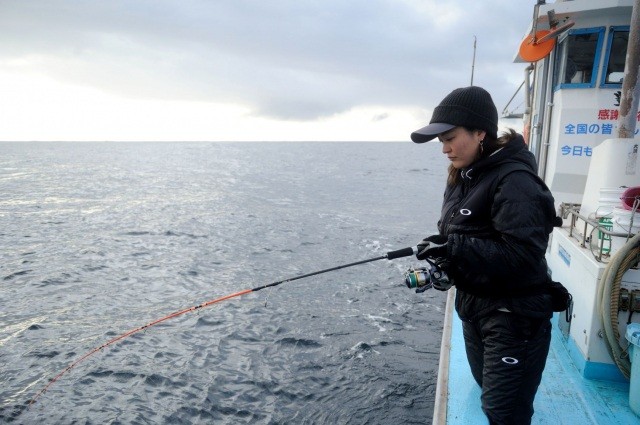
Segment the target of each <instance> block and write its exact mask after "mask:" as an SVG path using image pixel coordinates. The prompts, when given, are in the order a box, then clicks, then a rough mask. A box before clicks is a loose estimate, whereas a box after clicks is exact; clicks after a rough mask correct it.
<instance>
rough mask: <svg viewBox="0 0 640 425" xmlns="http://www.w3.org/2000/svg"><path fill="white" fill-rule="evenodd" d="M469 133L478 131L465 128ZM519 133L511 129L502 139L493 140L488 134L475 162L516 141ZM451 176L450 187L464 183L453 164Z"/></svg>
mask: <svg viewBox="0 0 640 425" xmlns="http://www.w3.org/2000/svg"><path fill="white" fill-rule="evenodd" d="M463 128H464V129H465V130H467V131H468V132H469V133H472V132H474V131H475V130H476V129H472V128H467V127H463ZM516 135H517V133H516V131H515V130H514V129H512V128H509V129H508V130H507V131H505V132H504V133H502V134H501V135H500V137H498V138H497V139H496V138H493V137H491V136H490V135H489V133H486V135H485V136H484V140H483V142H482V149H478V155H477V157H476V159H475V160H474V161H473V162H476V161H478V160H480V159H482V158H486V157H488V156H490V155H491V154H492V153H494V152H495V151H497V150H498V149H500V148H501V147H503V146H504V145H506V144H507V143H509V142H510V141H511V140H513V139H515V137H516ZM448 172H449V176H448V177H447V184H448V185H456V184H458V183H460V182H461V181H462V177H461V176H460V170H459V169H457V168H455V167H454V166H453V164H449V170H448Z"/></svg>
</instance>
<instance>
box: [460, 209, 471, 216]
mask: <svg viewBox="0 0 640 425" xmlns="http://www.w3.org/2000/svg"><path fill="white" fill-rule="evenodd" d="M460 214H462V215H471V210H468V209H466V208H463V209H461V210H460Z"/></svg>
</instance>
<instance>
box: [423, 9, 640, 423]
mask: <svg viewBox="0 0 640 425" xmlns="http://www.w3.org/2000/svg"><path fill="white" fill-rule="evenodd" d="M638 9H640V0H573V1H560V0H559V1H556V2H555V3H549V4H547V3H545V2H544V1H538V2H536V4H535V5H534V7H533V19H532V22H531V24H530V26H529V28H528V29H524V28H523V34H525V37H524V39H523V40H522V43H521V45H520V48H519V50H518V52H517V54H516V55H515V62H517V63H522V64H523V68H524V70H525V78H524V83H523V85H522V86H521V87H523V88H524V98H525V105H526V109H525V111H524V112H523V114H522V118H523V121H524V123H523V126H524V133H525V138H526V139H527V142H528V145H529V148H530V150H531V151H532V152H533V153H534V154H535V156H536V158H537V160H538V165H539V170H538V173H539V175H540V177H541V178H543V179H544V181H545V182H546V183H547V185H548V186H549V188H550V189H551V191H552V192H553V195H554V198H555V200H556V205H557V207H558V211H559V213H560V214H561V215H562V217H563V225H562V227H559V228H556V229H554V231H553V233H552V234H551V237H550V243H549V247H548V250H547V254H546V257H547V262H548V267H549V273H550V275H551V276H552V278H553V279H554V280H556V281H560V282H562V283H563V284H564V285H565V286H566V287H567V289H568V290H569V291H570V292H571V294H572V296H573V301H572V305H571V307H570V308H569V309H568V310H567V311H566V312H561V313H556V314H555V315H554V317H553V319H552V322H553V331H552V342H551V349H550V351H549V355H548V358H547V363H546V368H545V371H544V374H543V378H542V383H541V385H540V387H539V389H538V393H537V395H536V399H535V401H534V409H535V413H534V416H533V419H532V423H534V424H572V425H573V424H609V423H611V424H614V423H615V424H640V341H639V340H640V270H638V257H639V252H640V236H638V234H639V233H640V211H638V204H639V203H640V202H639V199H640V164H639V162H640V158H638V145H639V144H640V136H638V130H637V129H636V124H637V123H638V120H640V116H639V115H638V97H640V91H639V90H638V80H639V78H638V68H639V60H640V35H639V32H640V31H639V28H638V27H640V10H638ZM505 109H506V108H505ZM454 297H455V294H454V290H451V291H449V294H448V298H447V309H446V315H445V321H444V332H443V339H442V346H441V356H440V368H439V375H438V385H437V389H436V406H435V410H434V417H433V423H434V424H437V425H440V424H465V425H469V424H486V423H487V418H486V416H485V415H484V413H483V412H482V410H481V406H480V388H479V387H478V386H477V385H476V383H475V381H474V379H473V377H472V375H471V371H470V369H469V366H468V363H467V359H466V355H465V349H464V340H463V337H462V326H461V323H460V320H459V319H458V318H457V315H456V314H455V312H454V311H453V304H454V303H453V300H454ZM636 346H638V347H637V349H636ZM634 349H635V351H634ZM635 359H637V360H635ZM634 360H635V361H634Z"/></svg>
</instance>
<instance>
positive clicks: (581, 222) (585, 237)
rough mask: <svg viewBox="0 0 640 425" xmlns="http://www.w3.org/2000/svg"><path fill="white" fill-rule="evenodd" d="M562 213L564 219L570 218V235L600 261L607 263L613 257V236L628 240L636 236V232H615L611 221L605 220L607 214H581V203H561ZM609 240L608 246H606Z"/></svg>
mask: <svg viewBox="0 0 640 425" xmlns="http://www.w3.org/2000/svg"><path fill="white" fill-rule="evenodd" d="M560 215H561V216H562V218H563V219H569V227H568V231H569V237H572V238H574V239H576V240H577V241H578V242H580V246H581V247H582V248H585V249H589V250H590V251H591V253H592V254H593V256H594V258H595V259H596V260H597V261H598V262H600V263H606V262H607V261H605V260H606V259H608V258H609V257H611V255H612V252H611V240H612V239H611V238H613V237H616V238H626V239H627V241H628V240H629V239H631V238H632V237H633V236H635V233H632V232H631V231H629V232H614V231H613V228H612V223H611V221H608V222H607V221H605V220H603V219H606V218H607V216H602V217H598V218H596V219H594V218H592V217H585V216H584V215H582V214H580V204H572V203H562V204H560ZM596 232H598V233H597V246H595V248H596V252H594V234H595V233H596ZM605 242H608V245H609V246H608V247H607V246H605Z"/></svg>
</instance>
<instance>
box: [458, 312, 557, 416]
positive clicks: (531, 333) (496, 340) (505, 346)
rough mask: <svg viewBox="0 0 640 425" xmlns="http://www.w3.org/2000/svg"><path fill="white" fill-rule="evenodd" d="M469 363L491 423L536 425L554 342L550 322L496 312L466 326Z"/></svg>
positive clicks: (464, 331) (465, 334) (484, 409)
mask: <svg viewBox="0 0 640 425" xmlns="http://www.w3.org/2000/svg"><path fill="white" fill-rule="evenodd" d="M462 329H463V333H464V342H465V348H466V351H467V359H468V360H469V365H470V366H471V372H472V374H473V377H474V378H475V380H476V382H477V383H478V385H480V387H482V396H481V400H482V410H483V411H484V413H485V414H486V415H487V418H489V423H490V424H501V425H502V424H518V425H526V424H530V423H531V416H532V415H533V399H534V397H535V395H536V391H537V390H538V386H539V385H540V380H541V379H542V371H543V370H544V365H545V362H546V359H547V354H548V352H549V344H550V342H551V321H550V320H549V319H531V318H528V317H524V316H519V315H517V314H514V313H508V312H501V311H496V312H494V313H492V314H490V315H489V316H487V317H484V318H482V319H480V320H478V321H477V322H474V323H468V322H464V321H463V322H462Z"/></svg>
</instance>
